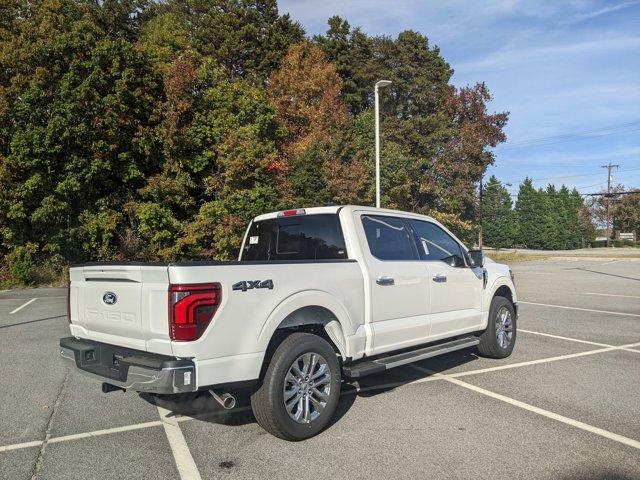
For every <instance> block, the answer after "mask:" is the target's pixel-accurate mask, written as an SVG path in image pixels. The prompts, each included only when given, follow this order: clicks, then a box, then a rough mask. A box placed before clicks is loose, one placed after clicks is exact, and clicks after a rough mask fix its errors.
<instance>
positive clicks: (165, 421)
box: [157, 407, 202, 480]
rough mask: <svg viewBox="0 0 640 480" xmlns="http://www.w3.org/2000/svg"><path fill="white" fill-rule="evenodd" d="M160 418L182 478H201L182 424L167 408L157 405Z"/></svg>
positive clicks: (188, 479) (199, 479) (194, 479)
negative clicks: (183, 432)
mask: <svg viewBox="0 0 640 480" xmlns="http://www.w3.org/2000/svg"><path fill="white" fill-rule="evenodd" d="M157 408H158V413H159V414H160V418H161V419H162V425H163V426H164V432H165V433H166V434H167V440H169V445H170V446H171V452H172V453H173V458H174V459H175V461H176V467H178V473H179V474H180V478H181V479H182V480H201V478H202V477H201V476H200V472H199V471H198V466H197V465H196V462H195V461H194V460H193V457H192V456H191V451H189V446H188V445H187V441H186V440H185V439H184V435H183V434H182V430H181V429H180V425H178V421H177V419H176V418H175V417H173V416H172V415H171V412H170V411H169V410H167V409H166V408H162V407H157Z"/></svg>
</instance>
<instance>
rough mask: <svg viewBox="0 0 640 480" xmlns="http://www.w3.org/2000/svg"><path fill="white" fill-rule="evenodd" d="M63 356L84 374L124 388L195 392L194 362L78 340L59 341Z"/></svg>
mask: <svg viewBox="0 0 640 480" xmlns="http://www.w3.org/2000/svg"><path fill="white" fill-rule="evenodd" d="M60 356H61V357H62V358H64V359H65V360H67V361H69V362H72V363H73V364H74V365H75V366H76V367H77V368H78V369H79V370H80V372H82V373H83V374H86V375H88V376H90V377H92V378H94V379H96V380H100V381H102V382H106V383H109V384H111V385H116V386H118V387H121V388H125V389H131V390H135V391H138V392H149V393H164V394H170V393H183V392H193V391H195V390H196V385H197V383H196V367H195V364H194V362H193V361H192V360H188V359H182V360H179V359H176V358H174V357H169V356H166V355H158V354H153V353H148V352H142V351H139V350H132V349H130V348H125V347H119V346H116V345H109V344H106V343H101V342H94V341H92V340H85V339H79V338H75V337H65V338H61V339H60Z"/></svg>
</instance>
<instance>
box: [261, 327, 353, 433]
mask: <svg viewBox="0 0 640 480" xmlns="http://www.w3.org/2000/svg"><path fill="white" fill-rule="evenodd" d="M340 383H341V378H340V364H339V362H338V359H337V358H336V354H335V352H334V350H333V348H332V347H331V345H330V344H329V343H328V342H327V341H326V340H324V339H323V338H321V337H319V336H317V335H312V334H309V333H294V334H292V335H289V336H288V337H287V338H286V339H285V340H284V341H283V342H282V343H281V344H280V345H279V346H278V348H277V349H276V351H275V352H274V354H273V357H272V358H271V362H270V363H269V367H268V368H267V371H266V373H265V376H264V379H263V381H262V385H261V386H260V388H259V389H258V390H257V391H256V392H255V393H254V394H253V395H252V396H251V408H252V410H253V414H254V415H255V417H256V421H257V422H258V424H259V425H260V426H261V427H262V428H264V429H265V430H266V431H267V432H269V433H271V434H272V435H275V436H276V437H279V438H283V439H285V440H294V441H297V440H304V439H306V438H309V437H312V436H314V435H316V434H318V433H319V432H320V431H322V429H323V428H324V427H326V425H327V423H329V421H330V420H331V417H332V416H333V413H334V412H335V410H336V407H337V406H338V400H339V398H340Z"/></svg>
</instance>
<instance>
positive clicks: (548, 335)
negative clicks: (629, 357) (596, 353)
mask: <svg viewBox="0 0 640 480" xmlns="http://www.w3.org/2000/svg"><path fill="white" fill-rule="evenodd" d="M520 332H524V333H532V334H534V335H541V336H543V337H551V338H557V339H558V340H568V341H569V342H577V343H586V344H587V345H596V346H598V347H612V348H616V349H618V350H625V351H627V352H636V353H640V350H634V349H633V348H627V347H626V346H624V345H621V346H615V345H609V344H606V343H597V342H590V341H588V340H580V339H578V338H571V337H562V336H560V335H551V334H550V333H542V332H534V331H532V330H523V329H522V328H519V329H518V333H520Z"/></svg>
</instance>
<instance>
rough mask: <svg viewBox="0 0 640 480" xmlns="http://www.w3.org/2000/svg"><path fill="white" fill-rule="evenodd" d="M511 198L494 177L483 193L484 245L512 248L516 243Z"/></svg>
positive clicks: (490, 179) (485, 186)
mask: <svg viewBox="0 0 640 480" xmlns="http://www.w3.org/2000/svg"><path fill="white" fill-rule="evenodd" d="M511 207H512V202H511V196H510V195H509V192H508V191H507V189H506V188H505V187H504V185H502V184H501V183H500V181H499V180H498V179H497V178H496V177H495V176H494V175H492V176H491V177H490V178H489V181H488V182H487V183H486V184H485V185H484V189H483V193H482V233H483V237H484V242H483V243H484V244H486V245H488V246H490V247H493V248H505V247H511V246H513V243H514V233H515V232H514V222H513V212H512V210H511Z"/></svg>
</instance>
